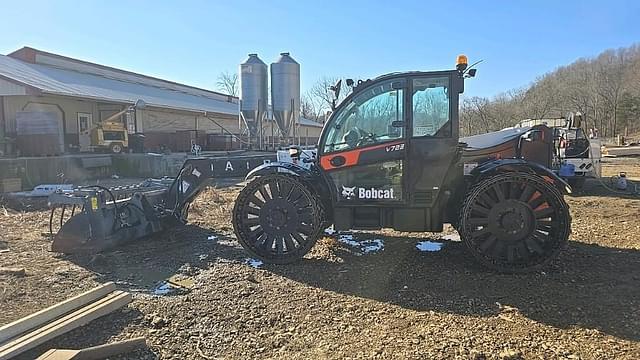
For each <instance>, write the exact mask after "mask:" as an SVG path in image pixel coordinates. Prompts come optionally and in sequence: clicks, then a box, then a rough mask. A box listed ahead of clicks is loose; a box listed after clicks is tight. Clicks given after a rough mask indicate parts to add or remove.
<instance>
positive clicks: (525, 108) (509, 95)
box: [460, 44, 640, 137]
mask: <svg viewBox="0 0 640 360" xmlns="http://www.w3.org/2000/svg"><path fill="white" fill-rule="evenodd" d="M571 111H572V112H577V111H579V112H581V113H583V114H585V115H586V119H587V121H586V124H583V127H585V128H591V127H595V128H597V129H599V130H600V134H601V136H603V137H613V136H615V135H617V134H625V133H626V132H629V133H630V132H637V131H639V130H640V44H634V45H632V46H630V47H626V48H620V49H609V50H606V51H604V52H602V53H600V54H599V55H598V56H596V57H593V58H581V59H578V60H576V61H575V62H573V63H571V64H569V65H566V66H561V67H559V68H557V69H555V70H554V71H552V72H549V73H547V74H544V75H542V76H540V77H538V78H537V79H535V81H533V82H532V83H531V85H530V86H528V87H525V88H521V89H514V90H510V91H508V92H505V93H503V94H500V95H497V96H495V97H493V98H491V99H489V98H484V97H471V98H465V99H464V100H463V101H462V105H461V115H460V121H461V129H462V133H463V134H465V135H473V134H478V133H484V132H488V131H493V130H498V129H502V128H504V127H508V126H512V125H513V124H515V123H517V122H518V121H519V120H522V119H526V118H549V117H559V116H564V115H565V114H567V113H568V112H571Z"/></svg>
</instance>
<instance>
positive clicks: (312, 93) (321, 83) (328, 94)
mask: <svg viewBox="0 0 640 360" xmlns="http://www.w3.org/2000/svg"><path fill="white" fill-rule="evenodd" d="M338 80H339V78H337V77H330V76H323V77H321V78H320V79H318V81H316V82H315V84H313V86H312V87H311V89H309V92H308V94H307V95H308V96H309V98H310V100H311V101H312V102H313V103H314V104H315V106H316V107H317V108H318V110H323V111H327V110H335V109H334V108H333V106H334V105H333V100H334V98H335V95H334V92H333V90H331V87H332V86H335V85H336V84H337V82H338ZM349 90H350V89H349V87H348V86H347V84H346V83H345V82H344V81H343V82H342V83H341V88H340V96H339V97H338V99H337V100H336V102H335V104H336V105H337V104H339V103H340V102H342V100H344V98H345V97H347V95H348V92H349Z"/></svg>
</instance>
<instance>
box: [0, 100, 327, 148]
mask: <svg viewBox="0 0 640 360" xmlns="http://www.w3.org/2000/svg"><path fill="white" fill-rule="evenodd" d="M0 101H2V106H0V111H2V109H4V111H3V116H0V120H4V122H5V126H4V127H2V129H0V134H2V131H3V130H4V129H5V128H6V136H7V137H12V138H13V137H15V136H16V113H17V112H19V111H43V112H54V113H56V114H58V115H59V118H60V127H61V128H62V127H63V126H64V130H65V131H64V134H63V135H64V142H65V149H66V151H69V150H70V149H72V148H73V147H74V146H76V145H77V144H78V136H77V134H78V122H77V118H78V113H89V114H91V115H92V118H93V123H94V125H95V124H96V123H97V122H98V121H99V120H104V119H106V118H107V117H108V116H110V115H111V114H113V113H115V112H118V111H119V110H122V109H124V106H125V105H124V104H117V103H103V102H97V101H94V100H83V99H77V98H70V97H63V96H49V95H47V96H4V97H0ZM208 116H209V117H205V116H204V115H203V114H197V113H193V112H187V111H178V110H172V109H161V108H154V107H147V108H145V109H138V110H136V113H135V116H134V118H135V124H136V131H137V132H142V133H145V134H151V135H150V136H149V137H148V140H149V141H150V142H152V143H167V142H168V141H170V140H171V138H172V137H175V135H176V133H179V134H178V135H184V134H180V133H183V132H188V131H193V130H196V132H195V133H196V134H197V135H192V136H196V137H197V142H198V143H200V144H202V143H204V142H205V141H206V140H205V139H206V137H207V135H208V134H220V135H224V134H228V132H231V133H233V134H235V135H238V136H239V135H240V134H241V133H242V130H241V129H240V127H239V126H238V118H237V117H236V116H233V115H224V114H211V115H208ZM212 120H213V121H212ZM1 125H2V124H1V123H0V127H1ZM320 131H321V128H320V127H311V126H300V127H299V131H298V135H299V136H300V137H301V138H302V139H301V143H302V144H314V143H315V142H316V141H317V138H318V137H319V136H320ZM264 134H265V137H267V138H271V136H272V134H273V135H275V137H276V142H277V141H278V140H277V138H278V137H279V136H278V134H279V132H278V129H277V127H276V126H275V124H274V123H271V122H269V123H267V124H265V133H264ZM185 136H186V135H185ZM183 137H184V136H183ZM152 139H153V140H152ZM270 141H272V140H270ZM182 142H183V143H184V142H186V143H188V142H189V141H188V140H185V139H183V140H182ZM238 146H239V143H238ZM182 147H184V146H182ZM5 152H7V153H14V152H15V149H11V148H7V149H6V150H5Z"/></svg>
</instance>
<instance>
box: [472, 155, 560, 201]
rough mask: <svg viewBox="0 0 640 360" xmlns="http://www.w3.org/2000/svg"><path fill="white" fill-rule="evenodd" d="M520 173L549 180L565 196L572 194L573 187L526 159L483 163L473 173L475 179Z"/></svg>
mask: <svg viewBox="0 0 640 360" xmlns="http://www.w3.org/2000/svg"><path fill="white" fill-rule="evenodd" d="M508 171H520V172H528V173H532V174H537V175H539V176H542V177H544V178H549V179H551V181H552V182H553V184H554V185H555V186H556V188H558V190H560V192H561V193H563V194H571V186H569V184H568V183H567V182H566V181H564V180H563V179H562V178H561V177H559V176H558V175H557V174H556V173H554V172H553V171H551V170H550V169H548V168H546V167H544V166H542V165H540V164H538V163H535V162H530V161H526V160H524V159H500V160H493V161H488V162H486V163H483V164H481V165H479V166H478V167H476V168H475V169H473V170H472V171H471V176H473V177H474V178H475V179H477V178H480V177H485V176H490V175H493V174H496V173H498V172H508Z"/></svg>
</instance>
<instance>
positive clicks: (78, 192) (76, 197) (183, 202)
mask: <svg viewBox="0 0 640 360" xmlns="http://www.w3.org/2000/svg"><path fill="white" fill-rule="evenodd" d="M212 176H213V163H212V161H211V160H210V159H204V158H203V159H190V160H187V162H185V164H184V165H183V167H182V169H181V170H180V172H179V173H178V176H177V177H176V178H175V179H171V178H164V179H149V180H146V181H144V182H142V183H141V184H139V185H133V186H122V187H112V188H106V187H103V186H99V185H90V186H83V187H80V188H77V189H74V190H73V191H66V192H65V191H58V192H55V193H53V194H51V195H50V196H49V207H51V216H50V218H49V232H50V234H51V237H52V238H53V243H52V244H51V250H52V251H56V252H62V253H67V254H72V253H96V252H100V251H102V250H105V249H109V248H112V247H115V246H117V245H119V244H122V243H126V242H129V241H132V240H135V239H140V238H143V237H145V236H148V235H151V234H154V233H157V232H160V231H162V230H166V229H169V228H171V227H174V226H178V225H182V224H185V223H186V221H187V216H188V213H189V205H190V204H191V202H192V201H193V199H194V198H195V197H196V196H197V195H198V194H199V193H200V192H201V191H202V190H203V189H204V188H205V187H206V186H207V185H208V184H209V182H210V180H211V178H212ZM58 210H59V218H58V221H54V220H55V219H54V218H55V215H56V213H57V212H58ZM69 212H70V213H71V214H70V216H69V217H67V216H68V215H67V214H69ZM56 222H57V223H58V224H59V225H58V226H59V229H58V231H57V232H55V234H54V227H55V223H56Z"/></svg>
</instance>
